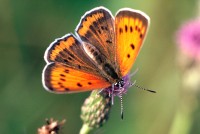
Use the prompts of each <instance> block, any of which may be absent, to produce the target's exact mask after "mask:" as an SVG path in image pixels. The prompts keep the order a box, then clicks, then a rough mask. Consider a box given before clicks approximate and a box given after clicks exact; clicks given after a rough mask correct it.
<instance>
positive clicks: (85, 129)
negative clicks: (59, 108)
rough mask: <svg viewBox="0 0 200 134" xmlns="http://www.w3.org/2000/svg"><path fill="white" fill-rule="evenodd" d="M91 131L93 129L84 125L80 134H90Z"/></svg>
mask: <svg viewBox="0 0 200 134" xmlns="http://www.w3.org/2000/svg"><path fill="white" fill-rule="evenodd" d="M91 130H92V128H91V127H89V126H88V125H87V124H83V126H82V128H81V130H80V133H79V134H89V132H90V131H91Z"/></svg>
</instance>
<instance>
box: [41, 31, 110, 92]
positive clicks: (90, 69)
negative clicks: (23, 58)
mask: <svg viewBox="0 0 200 134" xmlns="http://www.w3.org/2000/svg"><path fill="white" fill-rule="evenodd" d="M44 58H45V60H46V62H47V65H46V67H45V68H44V70H43V78H42V79H43V85H44V87H45V88H46V89H47V90H48V91H52V92H57V93H70V92H81V91H89V90H93V89H99V88H105V87H108V86H109V85H110V83H109V82H108V81H107V79H106V78H105V77H104V76H103V74H101V71H100V70H99V69H98V68H97V67H96V66H95V64H94V63H93V62H92V61H91V60H90V59H89V57H88V56H87V54H86V53H85V52H84V50H83V48H82V44H81V43H80V42H79V41H78V40H77V39H76V38H75V37H74V36H73V35H72V34H68V35H66V36H64V37H63V38H60V39H57V40H56V41H55V42H53V43H52V44H51V45H50V46H49V48H48V49H47V50H46V52H45V57H44Z"/></svg>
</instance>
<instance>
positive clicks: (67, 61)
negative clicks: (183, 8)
mask: <svg viewBox="0 0 200 134" xmlns="http://www.w3.org/2000/svg"><path fill="white" fill-rule="evenodd" d="M149 23H150V18H149V17H148V15H146V14H145V13H143V12H142V11H139V10H134V9H130V8H122V9H120V10H119V11H118V12H117V13H116V15H115V17H113V16H112V13H111V12H110V11H109V10H108V9H106V8H105V7H97V8H94V9H92V10H90V11H88V12H86V13H85V15H83V16H82V18H81V20H80V22H79V24H78V25H77V27H76V29H75V35H74V34H72V33H69V34H67V35H65V36H63V37H62V38H58V39H56V40H55V41H54V42H52V43H51V44H50V46H49V47H48V48H47V50H46V52H45V55H44V59H45V61H46V63H47V65H46V66H45V67H44V70H43V74H42V82H43V86H44V87H45V89H46V90H48V91H50V92H54V93H76V92H83V91H92V90H95V89H106V90H107V91H108V92H109V93H112V94H114V95H118V94H121V93H123V92H126V90H127V88H128V87H130V75H129V73H130V70H131V68H132V65H133V64H134V62H135V60H136V57H137V55H138V54H139V51H140V49H141V47H142V44H143V41H144V39H145V36H146V33H147V31H148V27H149Z"/></svg>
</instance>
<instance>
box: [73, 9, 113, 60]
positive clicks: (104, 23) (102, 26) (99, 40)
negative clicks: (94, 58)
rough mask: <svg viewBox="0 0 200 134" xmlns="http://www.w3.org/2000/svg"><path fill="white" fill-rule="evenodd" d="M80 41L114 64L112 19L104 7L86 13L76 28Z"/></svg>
mask: <svg viewBox="0 0 200 134" xmlns="http://www.w3.org/2000/svg"><path fill="white" fill-rule="evenodd" d="M76 32H77V34H78V36H80V38H81V40H82V41H84V42H87V43H90V44H91V45H93V46H95V47H96V48H97V49H98V50H99V51H100V53H101V54H102V55H104V56H105V57H106V59H107V60H109V61H110V62H112V63H114V62H115V52H114V51H113V50H114V42H115V41H114V19H113V16H112V14H111V13H110V11H109V10H107V9H106V8H104V7H99V8H95V9H93V10H91V11H89V12H87V13H86V14H85V15H84V16H83V17H82V19H81V21H80V23H79V25H78V26H77V28H76Z"/></svg>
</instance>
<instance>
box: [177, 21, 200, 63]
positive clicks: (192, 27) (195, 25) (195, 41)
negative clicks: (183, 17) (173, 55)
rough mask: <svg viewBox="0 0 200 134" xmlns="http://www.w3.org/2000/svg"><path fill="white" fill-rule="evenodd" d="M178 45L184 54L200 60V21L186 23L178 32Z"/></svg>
mask: <svg viewBox="0 0 200 134" xmlns="http://www.w3.org/2000/svg"><path fill="white" fill-rule="evenodd" d="M177 43H178V47H179V48H180V50H181V51H182V52H184V53H185V54H187V55H188V56H190V57H191V58H194V59H197V60H200V20H191V21H188V22H186V23H184V24H183V25H182V26H181V27H180V29H179V30H178V32H177Z"/></svg>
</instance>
